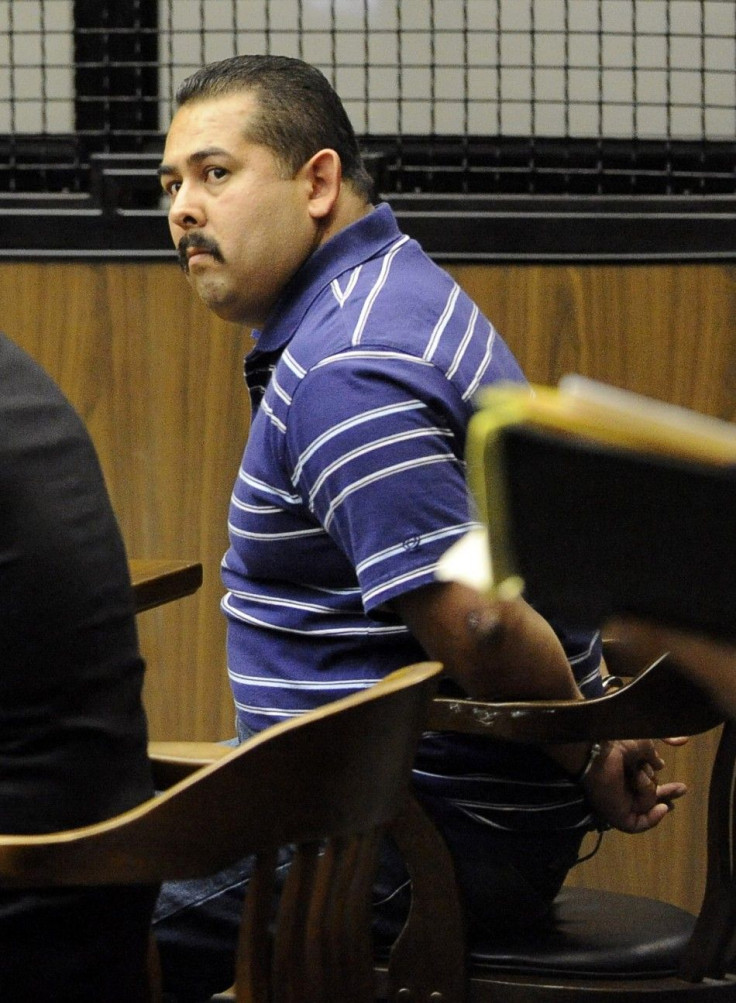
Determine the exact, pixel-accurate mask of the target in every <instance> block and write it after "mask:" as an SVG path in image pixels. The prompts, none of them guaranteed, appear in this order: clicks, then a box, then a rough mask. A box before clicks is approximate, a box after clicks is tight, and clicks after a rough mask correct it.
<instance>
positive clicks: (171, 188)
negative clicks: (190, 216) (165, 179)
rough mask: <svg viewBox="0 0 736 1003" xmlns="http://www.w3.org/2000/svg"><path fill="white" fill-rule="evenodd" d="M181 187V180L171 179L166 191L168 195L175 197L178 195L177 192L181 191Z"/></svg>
mask: <svg viewBox="0 0 736 1003" xmlns="http://www.w3.org/2000/svg"><path fill="white" fill-rule="evenodd" d="M180 188H181V181H170V182H169V183H168V184H167V185H166V187H165V191H166V194H167V195H171V196H172V198H173V196H174V195H176V193H177V192H178V191H179V189H180Z"/></svg>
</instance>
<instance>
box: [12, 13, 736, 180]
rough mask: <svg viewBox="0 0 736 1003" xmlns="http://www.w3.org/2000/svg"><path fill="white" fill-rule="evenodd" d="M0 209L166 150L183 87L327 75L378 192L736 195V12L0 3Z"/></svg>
mask: <svg viewBox="0 0 736 1003" xmlns="http://www.w3.org/2000/svg"><path fill="white" fill-rule="evenodd" d="M0 13H2V14H3V15H4V20H5V23H6V30H5V33H4V37H3V38H2V49H1V50H0V78H4V81H5V85H6V86H4V87H3V88H2V89H0V150H1V152H2V164H0V190H3V191H6V192H29V193H30V192H59V191H68V192H79V193H82V192H87V191H89V190H90V189H91V187H92V183H93V182H92V179H91V175H90V165H91V163H92V160H93V156H94V155H95V154H110V153H127V154H130V155H132V160H133V161H134V159H135V155H136V154H138V153H141V152H156V151H158V150H160V148H161V143H162V132H163V130H164V129H165V127H166V123H167V121H168V119H169V116H170V114H171V111H172V95H173V91H174V90H175V88H176V85H177V84H178V82H179V81H180V80H181V79H182V78H183V77H184V76H186V75H187V73H189V72H191V70H192V69H193V68H194V67H196V66H198V65H199V64H201V63H202V62H204V61H207V60H209V59H213V58H221V57H223V56H227V55H230V54H232V53H234V52H237V51H246V50H248V51H264V52H268V51H270V52H283V53H287V54H293V55H297V56H300V57H302V58H306V59H308V60H309V61H311V62H315V63H316V64H317V65H319V66H320V67H321V68H322V69H323V70H324V72H325V73H326V74H327V76H328V77H330V78H331V80H332V81H333V83H334V84H335V85H336V87H337V89H338V91H339V92H340V93H341V95H342V96H343V99H344V100H345V103H346V105H347V107H348V111H349V113H350V115H351V117H352V119H353V122H354V124H355V126H356V130H357V131H358V132H359V134H360V135H361V136H362V137H363V141H364V146H365V148H366V152H367V153H368V156H369V162H370V164H371V166H372V168H373V169H374V171H375V174H376V177H377V180H378V185H379V188H380V189H381V190H382V191H383V192H385V193H391V192H423V193H431V192H433V191H436V192H438V193H445V192H456V193H471V194H478V193H486V194H492V193H513V194H523V193H529V194H534V193H563V194H620V193H623V194H628V195H632V194H634V195H635V194H652V193H655V194H680V193H687V194H695V195H698V194H724V193H733V192H734V191H736V142H735V140H736V4H734V3H733V2H732V0H725V2H724V0H412V3H411V4H406V3H404V4H402V3H401V2H397V0H207V2H206V3H205V2H203V0H176V2H174V0H160V2H158V3H157V2H156V0H115V2H112V0H110V2H104V0H75V2H71V0H10V2H9V0H0Z"/></svg>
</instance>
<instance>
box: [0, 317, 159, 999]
mask: <svg viewBox="0 0 736 1003" xmlns="http://www.w3.org/2000/svg"><path fill="white" fill-rule="evenodd" d="M0 667H1V669H2V671H1V672H0V832H2V833H6V834H10V833H24V834H25V833H44V832H52V831H54V830H59V829H69V828H75V827H78V826H84V825H88V824H90V823H93V822H97V821H100V820H102V819H106V818H109V817H111V816H113V815H116V814H118V813H119V812H122V811H124V810H126V809H128V808H131V807H133V806H134V805H136V804H138V803H140V802H141V801H143V800H145V799H146V798H147V797H149V796H151V794H152V782H151V776H150V772H149V766H148V759H147V753H146V722H145V716H144V712H143V707H142V703H141V684H142V679H143V662H142V660H141V657H140V654H139V651H138V641H137V634H136V626H135V619H134V609H133V597H132V592H131V588H130V580H129V576H128V565H127V560H126V556H125V551H124V548H123V542H122V539H121V536H120V531H119V529H118V525H117V523H116V520H115V516H114V514H113V511H112V508H111V505H110V501H109V498H108V495H107V491H106V488H105V484H104V481H103V477H102V473H101V470H100V467H99V464H98V461H97V457H96V454H95V450H94V447H93V445H92V442H91V440H90V438H89V436H88V434H87V432H86V430H85V428H84V426H83V424H82V422H81V420H80V419H79V417H78V416H77V414H76V413H75V411H74V410H73V408H72V407H71V405H70V404H69V402H68V401H67V400H66V399H65V398H64V397H63V395H62V394H61V392H60V391H59V389H58V388H57V387H56V386H55V384H54V383H53V382H52V380H51V379H50V378H49V377H48V376H47V375H46V373H44V372H43V370H42V369H41V367H40V366H38V365H37V364H36V363H35V362H34V361H33V360H32V359H31V358H30V357H29V356H28V355H26V354H25V353H24V352H23V351H21V349H20V348H18V347H17V346H16V345H15V344H13V343H12V342H11V341H9V340H8V339H7V338H6V337H4V336H3V335H0ZM154 898H155V889H150V888H117V887H113V888H107V889H100V890H96V889H88V890H81V889H80V890H76V889H70V890H67V889H57V890H48V891H45V890H43V889H38V890H31V891H27V892H26V891H11V890H0V999H2V1000H7V1001H8V1003H11V1001H12V1003H24V1001H29V1003H30V1001H34V1003H35V1001H38V1000H54V1001H56V1003H64V1001H69V1003H72V1001H74V1003H84V1001H90V1003H91V1001H95V1003H103V1001H104V1003H116V1001H120V1003H123V1001H125V1003H131V1001H134V1000H136V999H137V997H136V996H135V995H134V994H133V993H132V991H131V988H130V985H131V983H130V975H131V973H133V974H135V967H136V962H137V959H139V958H142V957H145V945H146V941H147V937H148V930H149V923H150V915H151V910H152V906H153V901H154Z"/></svg>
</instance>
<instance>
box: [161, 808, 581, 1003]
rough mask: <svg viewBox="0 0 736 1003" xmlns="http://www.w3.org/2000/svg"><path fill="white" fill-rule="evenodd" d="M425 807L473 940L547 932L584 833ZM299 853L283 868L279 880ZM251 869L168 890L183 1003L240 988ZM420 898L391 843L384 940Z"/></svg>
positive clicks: (171, 953) (165, 911)
mask: <svg viewBox="0 0 736 1003" xmlns="http://www.w3.org/2000/svg"><path fill="white" fill-rule="evenodd" d="M425 806H426V807H427V809H428V810H429V812H430V814H432V815H433V816H434V818H435V819H436V821H437V823H438V825H439V826H440V827H441V829H442V831H443V833H444V835H445V838H446V840H447V842H448V845H449V847H450V850H451V852H452V854H453V857H454V860H455V865H456V870H457V876H458V882H459V884H460V888H461V893H462V895H463V900H464V906H465V913H466V919H467V922H468V928H469V935H470V938H471V941H472V940H481V941H482V940H483V938H484V937H485V936H487V935H489V934H491V935H492V933H493V930H494V928H495V927H503V929H506V930H508V929H509V928H510V927H512V926H514V925H516V926H517V927H522V926H526V925H531V924H535V923H538V922H539V921H540V920H541V919H543V917H544V916H545V914H546V913H547V912H548V910H549V907H550V905H551V902H552V900H553V899H554V897H555V895H556V894H557V892H558V891H559V889H560V886H561V885H562V882H563V881H564V879H565V875H566V874H567V871H568V870H569V868H570V866H571V865H572V864H573V863H574V862H575V860H576V859H577V854H578V850H579V846H580V841H581V839H582V833H580V832H579V831H572V832H567V831H565V832H555V833H542V834H532V835H526V834H520V833H508V832H499V831H498V830H494V829H488V828H487V827H483V826H479V825H478V824H477V823H476V822H474V821H473V820H471V819H469V818H468V816H466V815H465V814H463V813H462V812H460V811H458V810H457V809H454V808H452V807H451V806H447V805H446V803H445V802H442V803H441V804H432V803H431V801H429V800H426V801H425ZM289 862H290V852H289V850H288V848H287V849H284V850H283V851H282V854H281V858H280V860H279V877H280V878H281V879H282V880H283V877H285V874H286V872H287V870H288V867H289ZM251 870H252V858H246V859H245V860H243V861H241V862H239V863H238V864H236V865H235V866H233V867H230V868H228V869H227V870H225V871H222V872H220V873H218V874H216V875H213V876H212V877H210V878H207V879H204V880H192V881H182V882H171V883H168V884H166V885H164V887H163V889H162V891H161V895H160V897H159V900H158V904H157V907H156V912H155V916H154V929H155V931H156V938H157V941H158V944H159V950H160V953H161V964H162V969H163V977H164V990H165V991H166V993H167V994H171V995H170V996H168V997H167V998H168V999H170V1000H172V1003H173V1001H176V1003H202V1001H204V1000H207V999H209V997H210V996H211V995H212V994H214V993H216V992H221V991H223V990H224V989H227V988H228V986H230V985H232V982H233V980H234V955H235V947H236V943H237V932H238V925H239V922H240V917H241V912H242V905H243V897H244V894H245V890H246V888H247V884H248V881H249V879H250V874H251ZM410 896H411V889H410V885H409V880H408V877H407V874H406V871H405V869H404V865H403V862H402V861H401V859H400V857H399V854H398V852H397V851H396V849H395V848H394V846H393V844H392V843H390V841H388V840H386V841H385V842H384V846H383V848H382V853H381V858H380V865H379V873H378V877H377V881H376V885H375V890H374V914H375V924H374V928H375V934H376V938H377V941H379V942H381V943H385V944H389V943H391V942H392V940H393V939H394V938H395V936H396V934H397V933H398V931H399V930H400V929H401V926H402V925H403V922H404V920H405V918H406V915H407V912H408V906H409V901H410Z"/></svg>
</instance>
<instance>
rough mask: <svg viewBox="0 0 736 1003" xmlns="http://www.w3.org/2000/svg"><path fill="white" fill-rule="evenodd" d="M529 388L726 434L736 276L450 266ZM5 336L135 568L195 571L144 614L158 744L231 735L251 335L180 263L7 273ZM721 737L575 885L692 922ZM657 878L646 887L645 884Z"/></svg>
mask: <svg viewBox="0 0 736 1003" xmlns="http://www.w3.org/2000/svg"><path fill="white" fill-rule="evenodd" d="M449 270H450V271H451V272H452V273H453V274H454V275H455V277H456V278H457V279H458V281H459V282H460V284H461V285H462V286H463V287H464V288H465V289H467V291H468V292H469V293H470V294H471V295H472V296H473V297H474V298H475V299H476V301H477V302H478V303H479V305H480V306H481V309H482V310H483V311H484V312H485V313H486V315H487V316H488V317H489V318H490V319H491V320H492V321H493V323H494V324H495V326H496V327H497V329H498V330H499V332H500V333H501V334H502V335H503V337H504V338H505V339H506V341H507V342H508V343H509V345H510V346H511V348H512V349H513V350H514V352H515V353H516V355H517V357H518V359H519V361H520V363H521V364H522V366H523V368H524V370H525V371H526V373H527V375H528V376H529V377H530V379H532V380H535V381H538V382H547V383H550V382H556V381H557V379H559V377H560V376H561V375H562V374H563V373H565V372H571V371H572V372H580V373H582V374H584V375H588V376H591V377H594V378H597V379H602V380H606V381H609V382H611V383H614V384H616V385H619V386H623V387H627V388H629V389H631V390H635V391H639V392H642V393H648V394H651V395H653V396H655V397H660V398H662V399H665V400H671V401H673V402H675V403H679V404H683V405H686V406H690V407H695V408H696V409H698V410H701V411H705V412H707V413H710V414H714V415H717V416H719V417H722V418H726V419H730V420H733V419H734V417H736V393H734V389H735V387H736V267H734V266H730V265H714V264H706V265H697V264H692V265H691V264H688V265H675V264H673V265H644V264H642V265H631V266H621V265H522V264H515V265H509V266H502V265H477V264H474V265H453V266H451V267H450V268H449ZM0 302H1V303H2V314H0V328H2V329H3V330H5V331H6V333H7V334H9V335H10V336H11V337H13V338H14V339H15V340H16V341H18V342H19V343H20V344H22V345H23V346H24V347H25V348H26V349H27V350H28V351H30V353H31V354H32V355H34V356H35V357H36V358H38V359H39V361H40V362H41V363H42V364H43V365H44V366H45V367H46V368H47V369H48V370H49V372H50V373H51V375H52V376H54V377H55V378H56V379H57V381H58V382H59V384H60V385H61V386H62V388H63V389H64V390H65V391H66V393H67V394H68V396H69V397H70V399H71V400H72V401H73V403H74V404H75V405H76V407H77V408H78V409H79V411H80V413H81V414H82V417H83V418H84V420H85V421H86V422H87V424H88V426H89V428H90V431H91V433H92V437H93V439H94V440H95V443H96V445H97V448H98V451H99V453H100V457H101V462H102V466H103V469H104V471H105V476H106V478H107V481H108V484H109V487H110V493H111V496H112V499H113V504H114V505H115V509H116V511H117V513H118V518H119V519H120V523H121V526H122V528H123V533H124V536H125V540H126V544H127V546H128V549H129V552H130V553H131V554H139V555H141V556H174V557H179V556H181V557H195V558H197V559H199V560H201V561H202V562H203V565H204V585H203V587H202V589H201V591H200V592H199V593H198V594H197V595H196V596H193V597H190V598H188V599H185V600H182V601H181V602H179V603H176V604H173V605H172V606H169V607H163V608H161V609H158V610H151V611H150V612H148V613H144V614H143V615H142V616H141V617H140V618H139V624H140V634H141V644H142V648H143V651H144V654H145V656H146V658H147V661H148V673H147V683H146V706H147V710H148V713H149V721H150V728H151V734H152V736H153V737H155V738H200V739H211V738H223V737H227V736H228V735H231V734H232V731H233V724H232V719H233V712H232V703H231V700H230V695H229V689H228V686H227V680H226V673H225V653H224V636H225V630H224V621H223V618H222V615H221V613H220V611H219V601H220V597H221V594H222V588H221V585H220V580H219V564H220V559H221V556H222V553H223V551H224V549H225V546H226V530H225V521H226V514H227V505H228V499H229V495H230V490H231V487H232V482H233V478H234V476H235V473H236V471H237V466H238V463H239V460H240V454H241V451H242V447H243V443H244V441H245V438H246V435H247V428H248V403H247V396H246V393H245V389H244V386H243V380H242V360H243V356H244V355H245V353H246V351H247V349H248V347H249V338H248V336H247V334H246V333H245V332H241V331H239V330H237V329H236V328H234V327H233V326H231V325H227V324H225V323H223V322H221V321H219V320H217V318H215V317H213V316H212V314H210V313H209V312H208V311H207V310H206V309H205V308H204V307H203V306H202V305H201V303H199V302H198V301H197V300H196V298H195V297H194V295H193V294H192V293H191V292H190V290H189V288H188V287H187V285H186V282H185V280H184V279H183V277H182V276H181V274H180V272H179V270H178V268H177V267H176V265H175V264H163V263H162V264H145V265H139V264H121V263H112V262H105V263H98V264H93V263H69V264H66V263H64V264H60V263H52V262H37V263H33V262H26V263H15V262H14V263H7V262H5V263H0ZM713 746H714V741H713V738H712V736H703V737H701V738H698V739H696V740H693V741H692V742H691V743H690V745H689V746H687V747H685V748H684V749H680V750H676V749H667V750H666V754H665V758H666V759H667V761H668V769H667V772H668V774H669V775H671V776H681V777H682V778H683V779H685V780H687V781H688V782H689V783H690V785H691V792H690V794H689V795H688V801H689V802H690V803H689V804H688V805H684V804H683V805H682V806H680V807H678V809H677V811H676V812H675V813H674V815H673V817H672V818H669V819H667V820H666V822H665V824H663V825H662V826H661V827H660V828H659V829H658V830H656V831H654V832H652V833H649V834H644V835H642V836H636V837H626V836H621V835H619V834H618V833H607V834H606V835H605V837H604V840H603V845H602V848H601V850H600V852H599V853H598V854H597V856H596V857H594V858H593V860H591V861H589V862H587V863H584V864H581V865H580V866H579V867H578V868H576V869H575V870H574V871H573V874H572V876H571V879H570V880H571V882H573V883H582V884H589V885H599V886H600V885H602V886H604V887H618V888H621V887H624V888H630V889H633V890H642V889H644V888H646V887H649V888H654V890H655V891H656V892H657V893H659V894H662V895H663V896H664V897H665V898H668V899H669V900H670V901H674V902H675V903H677V904H680V905H684V906H686V907H689V908H695V907H696V906H697V902H698V899H699V895H700V891H701V888H702V854H701V853H699V852H696V848H697V847H699V846H701V845H702V842H701V841H702V835H703V829H704V811H705V808H704V800H705V793H706V781H707V774H708V769H709V763H710V758H711V756H712V753H713ZM651 882H653V884H652V883H651Z"/></svg>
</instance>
